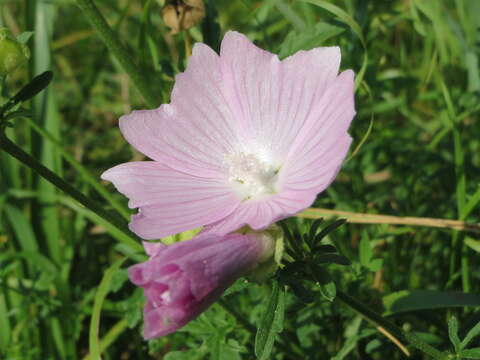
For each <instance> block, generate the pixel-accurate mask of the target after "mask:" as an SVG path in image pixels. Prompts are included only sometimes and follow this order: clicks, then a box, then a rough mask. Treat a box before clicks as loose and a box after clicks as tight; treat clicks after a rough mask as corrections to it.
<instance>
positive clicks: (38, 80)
mask: <svg viewBox="0 0 480 360" xmlns="http://www.w3.org/2000/svg"><path fill="white" fill-rule="evenodd" d="M52 79H53V72H51V71H45V72H43V73H41V74H40V75H38V76H35V77H34V78H33V79H32V81H30V82H29V83H28V84H27V85H25V86H24V87H23V88H22V89H21V90H20V91H19V92H18V93H17V94H16V95H15V96H14V97H13V101H14V102H15V103H19V102H23V101H27V100H29V99H31V98H33V97H34V96H35V95H37V94H38V93H39V92H40V91H42V90H44V89H45V88H47V86H48V85H49V84H50V82H51V81H52Z"/></svg>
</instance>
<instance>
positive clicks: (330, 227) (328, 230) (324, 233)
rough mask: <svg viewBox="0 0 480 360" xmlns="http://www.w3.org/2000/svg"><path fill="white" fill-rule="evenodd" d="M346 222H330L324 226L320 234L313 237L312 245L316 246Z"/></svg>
mask: <svg viewBox="0 0 480 360" xmlns="http://www.w3.org/2000/svg"><path fill="white" fill-rule="evenodd" d="M346 222H347V220H346V219H338V220H335V221H334V222H332V223H331V224H329V225H327V226H325V227H324V228H323V229H322V231H320V233H319V234H318V235H317V236H315V240H314V243H315V244H318V243H319V242H320V241H321V240H322V239H323V238H324V237H325V236H327V235H328V234H330V233H331V232H332V231H334V230H336V229H337V228H338V227H340V226H341V225H343V224H345V223H346Z"/></svg>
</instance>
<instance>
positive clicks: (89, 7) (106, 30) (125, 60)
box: [77, 0, 160, 108]
mask: <svg viewBox="0 0 480 360" xmlns="http://www.w3.org/2000/svg"><path fill="white" fill-rule="evenodd" d="M77 4H78V6H79V7H80V9H81V10H82V11H83V13H84V14H85V16H86V18H87V19H88V21H89V22H90V24H91V25H92V27H93V28H94V29H95V30H96V31H97V33H98V36H99V37H100V39H102V41H103V42H104V44H105V45H106V46H107V48H108V49H109V50H110V51H111V53H112V54H113V55H114V56H115V58H116V59H117V60H118V62H119V63H120V65H121V66H122V68H123V70H124V71H125V72H126V73H127V74H128V75H129V77H130V79H131V80H132V82H133V84H134V86H135V87H136V88H137V90H138V91H139V92H140V94H142V96H143V98H144V99H145V102H146V103H147V105H148V106H149V107H151V108H156V107H157V106H158V101H159V98H160V97H156V96H154V94H153V92H152V91H151V89H150V87H149V86H148V82H147V80H146V78H145V76H143V74H142V73H141V72H140V71H138V67H137V66H136V65H135V63H134V62H133V60H132V58H131V57H130V54H129V52H128V51H127V50H126V48H125V47H124V46H123V44H122V43H121V42H120V40H119V39H118V37H117V35H116V34H115V32H114V31H113V30H112V28H111V27H110V26H109V25H108V23H107V21H106V20H105V18H104V17H103V15H102V14H101V13H100V11H99V10H98V8H97V7H96V6H95V4H94V3H93V1H92V0H77Z"/></svg>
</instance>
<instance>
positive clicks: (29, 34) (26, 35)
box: [17, 31, 33, 44]
mask: <svg viewBox="0 0 480 360" xmlns="http://www.w3.org/2000/svg"><path fill="white" fill-rule="evenodd" d="M32 35H33V31H24V32H23V33H21V34H20V35H18V36H17V41H18V42H19V43H22V44H26V43H27V42H28V40H30V38H31V37H32Z"/></svg>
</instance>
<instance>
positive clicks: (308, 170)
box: [280, 71, 355, 193]
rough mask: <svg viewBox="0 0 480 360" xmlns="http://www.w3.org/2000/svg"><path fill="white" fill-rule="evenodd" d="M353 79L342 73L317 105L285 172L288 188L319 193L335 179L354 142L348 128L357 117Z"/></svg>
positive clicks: (349, 73)
mask: <svg viewBox="0 0 480 360" xmlns="http://www.w3.org/2000/svg"><path fill="white" fill-rule="evenodd" d="M353 77H354V75H353V72H352V71H345V72H343V73H342V74H340V75H339V76H338V77H337V79H336V80H335V82H334V83H333V84H332V85H331V86H330V87H329V88H328V90H327V91H326V92H325V94H324V96H323V98H322V99H321V100H320V101H319V102H318V104H316V105H315V109H314V110H313V113H314V116H313V117H311V118H309V121H308V122H307V123H306V124H305V126H304V127H303V128H302V130H301V132H300V133H299V134H298V137H297V139H296V141H295V143H294V145H293V146H292V148H291V151H290V154H289V157H288V160H287V162H286V165H285V167H284V168H283V169H282V173H281V180H280V182H281V183H282V186H283V187H284V188H285V189H293V190H311V191H312V192H315V193H318V192H321V191H323V190H324V189H325V188H326V187H327V186H328V185H329V184H330V183H331V182H332V181H333V179H334V178H335V176H336V174H337V172H338V170H339V168H340V166H341V164H342V162H343V160H344V158H345V156H346V154H347V152H348V148H349V146H350V143H351V140H352V139H351V137H350V135H348V133H347V129H348V127H349V125H350V122H351V121H352V119H353V117H354V115H355V108H354V97H353V94H354V92H353V87H354V81H353Z"/></svg>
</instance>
